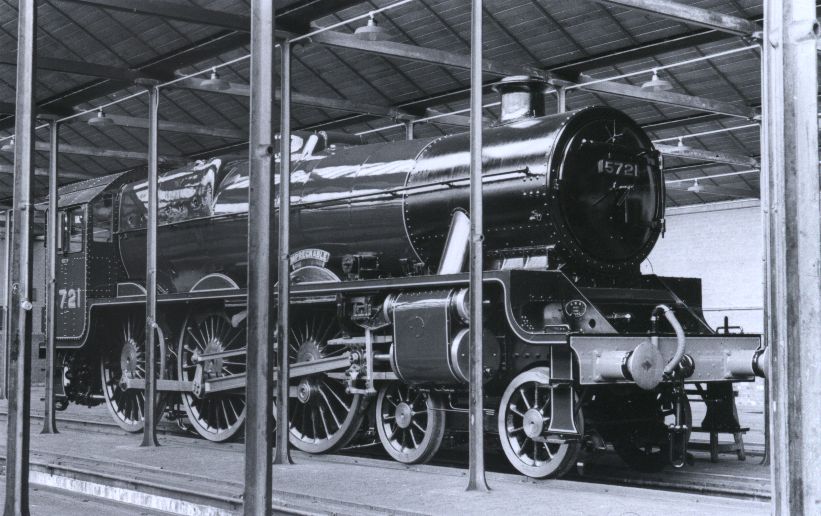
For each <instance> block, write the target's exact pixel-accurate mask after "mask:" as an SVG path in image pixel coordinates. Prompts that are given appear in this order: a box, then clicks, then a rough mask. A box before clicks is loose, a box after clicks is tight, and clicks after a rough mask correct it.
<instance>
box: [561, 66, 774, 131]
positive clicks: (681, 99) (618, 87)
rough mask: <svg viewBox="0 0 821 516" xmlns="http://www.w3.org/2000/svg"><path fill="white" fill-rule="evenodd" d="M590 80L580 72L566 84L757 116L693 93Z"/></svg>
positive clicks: (627, 95) (690, 106) (700, 109)
mask: <svg viewBox="0 0 821 516" xmlns="http://www.w3.org/2000/svg"><path fill="white" fill-rule="evenodd" d="M592 80H593V79H592V78H590V77H588V76H586V75H583V74H582V75H581V76H579V79H578V80H577V81H571V82H569V83H567V84H570V85H572V84H574V83H575V84H578V85H579V87H580V88H581V89H584V90H587V91H593V92H596V93H603V94H607V95H616V96H619V97H627V98H632V99H639V100H646V101H648V102H653V103H656V104H666V105H669V106H677V107H684V108H689V109H694V110H696V111H706V112H709V113H717V114H722V115H726V116H732V117H737V118H744V119H746V120H754V119H755V118H756V117H757V116H758V112H757V111H756V110H754V109H752V108H750V107H747V106H738V105H736V104H731V103H729V102H723V101H720V100H713V99H707V98H704V97H695V96H693V95H684V94H682V93H676V92H674V91H647V90H644V89H642V88H641V87H639V86H632V85H630V84H625V83H621V82H614V81H608V82H597V83H595V84H585V81H592Z"/></svg>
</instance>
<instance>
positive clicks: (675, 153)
mask: <svg viewBox="0 0 821 516" xmlns="http://www.w3.org/2000/svg"><path fill="white" fill-rule="evenodd" d="M655 147H656V149H657V150H658V151H659V152H661V153H662V154H663V155H665V156H671V157H676V158H682V159H688V160H696V161H709V162H713V163H724V164H727V165H738V166H740V167H749V168H760V167H761V164H760V163H759V162H758V160H757V159H755V158H753V157H752V156H745V155H743V154H734V153H731V152H716V151H710V150H705V149H694V148H692V147H687V146H686V145H664V144H656V145H655Z"/></svg>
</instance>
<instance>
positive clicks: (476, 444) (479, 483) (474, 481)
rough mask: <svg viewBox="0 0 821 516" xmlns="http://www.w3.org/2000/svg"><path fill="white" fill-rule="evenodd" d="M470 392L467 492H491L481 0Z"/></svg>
mask: <svg viewBox="0 0 821 516" xmlns="http://www.w3.org/2000/svg"><path fill="white" fill-rule="evenodd" d="M470 63H471V67H470V346H469V349H470V351H469V355H470V373H469V376H470V393H469V401H468V407H469V418H470V421H469V426H470V436H469V439H470V442H469V452H468V487H467V490H468V491H489V490H490V488H488V485H487V480H486V479H485V455H484V454H485V446H484V443H485V431H484V375H483V374H482V333H483V332H482V329H483V319H482V276H483V270H484V268H483V267H484V265H483V263H482V262H483V260H482V240H483V239H484V235H483V234H482V230H483V223H482V215H483V214H482V70H483V68H482V0H472V5H471V22H470Z"/></svg>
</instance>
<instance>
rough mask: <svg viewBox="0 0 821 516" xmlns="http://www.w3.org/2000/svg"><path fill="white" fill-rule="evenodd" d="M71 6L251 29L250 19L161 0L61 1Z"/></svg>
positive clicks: (226, 27)
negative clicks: (77, 5) (87, 6)
mask: <svg viewBox="0 0 821 516" xmlns="http://www.w3.org/2000/svg"><path fill="white" fill-rule="evenodd" d="M61 1H63V2H70V3H73V4H83V5H89V6H92V7H100V8H103V9H108V10H112V11H120V12H125V13H133V14H144V15H149V16H159V17H162V18H165V19H167V20H176V21H181V22H188V23H197V24H200V25H211V26H216V27H222V28H224V29H230V30H237V31H242V32H248V31H249V30H250V28H251V18H249V17H248V16H242V15H238V14H232V13H228V12H224V11H215V10H213V9H205V8H203V7H193V6H190V5H185V4H180V3H176V2H174V3H172V2H165V1H161V0H139V2H134V1H133V0H61Z"/></svg>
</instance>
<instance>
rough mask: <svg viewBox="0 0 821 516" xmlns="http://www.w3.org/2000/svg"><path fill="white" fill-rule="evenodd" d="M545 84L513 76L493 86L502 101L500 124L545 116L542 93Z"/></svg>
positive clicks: (534, 79) (536, 80) (538, 80)
mask: <svg viewBox="0 0 821 516" xmlns="http://www.w3.org/2000/svg"><path fill="white" fill-rule="evenodd" d="M546 87H547V84H546V83H545V82H544V81H543V80H541V79H539V78H536V77H529V76H527V75H513V76H510V77H505V78H504V79H502V80H501V81H499V82H498V83H497V84H496V85H494V86H493V89H494V90H495V91H496V92H498V93H499V95H500V96H501V100H502V116H501V118H500V120H499V122H500V123H502V124H506V123H509V122H515V121H517V120H523V119H526V118H536V117H540V116H544V115H545V109H544V91H545V88H546Z"/></svg>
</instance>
